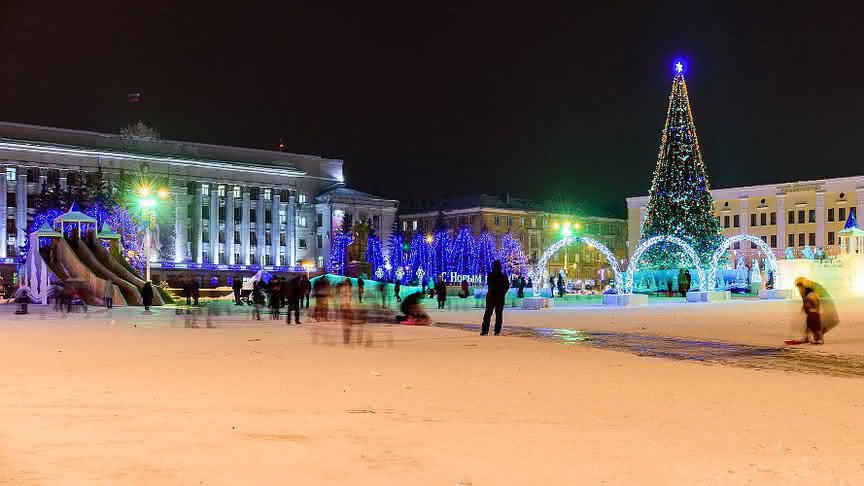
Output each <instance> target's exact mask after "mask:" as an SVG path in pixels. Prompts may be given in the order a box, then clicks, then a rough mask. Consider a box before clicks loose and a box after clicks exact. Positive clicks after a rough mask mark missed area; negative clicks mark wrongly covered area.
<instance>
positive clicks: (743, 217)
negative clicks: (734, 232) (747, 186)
mask: <svg viewBox="0 0 864 486" xmlns="http://www.w3.org/2000/svg"><path fill="white" fill-rule="evenodd" d="M738 219H740V221H739V223H740V225H741V234H742V235H746V234H748V231H749V230H750V204H749V202H748V201H747V198H746V197H739V198H738ZM748 248H749V247H748Z"/></svg>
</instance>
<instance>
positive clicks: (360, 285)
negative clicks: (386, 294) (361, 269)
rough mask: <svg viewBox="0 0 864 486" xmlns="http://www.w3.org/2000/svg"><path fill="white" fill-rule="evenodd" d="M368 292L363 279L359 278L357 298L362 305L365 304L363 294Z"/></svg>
mask: <svg viewBox="0 0 864 486" xmlns="http://www.w3.org/2000/svg"><path fill="white" fill-rule="evenodd" d="M365 291H366V282H365V281H364V280H363V277H358V278H357V298H358V299H359V300H360V303H361V304H362V303H363V292H365Z"/></svg>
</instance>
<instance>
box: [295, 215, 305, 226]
mask: <svg viewBox="0 0 864 486" xmlns="http://www.w3.org/2000/svg"><path fill="white" fill-rule="evenodd" d="M297 226H299V227H300V228H305V227H306V216H297Z"/></svg>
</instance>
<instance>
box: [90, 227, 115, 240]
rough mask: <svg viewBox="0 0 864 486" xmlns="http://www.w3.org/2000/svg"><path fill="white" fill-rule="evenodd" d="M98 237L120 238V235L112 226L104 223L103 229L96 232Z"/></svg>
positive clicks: (104, 238) (105, 238)
mask: <svg viewBox="0 0 864 486" xmlns="http://www.w3.org/2000/svg"><path fill="white" fill-rule="evenodd" d="M96 238H102V239H103V240H119V239H120V235H118V234H117V232H116V231H114V230H113V229H111V227H110V226H108V225H105V224H103V225H102V229H101V230H100V231H99V233H97V234H96Z"/></svg>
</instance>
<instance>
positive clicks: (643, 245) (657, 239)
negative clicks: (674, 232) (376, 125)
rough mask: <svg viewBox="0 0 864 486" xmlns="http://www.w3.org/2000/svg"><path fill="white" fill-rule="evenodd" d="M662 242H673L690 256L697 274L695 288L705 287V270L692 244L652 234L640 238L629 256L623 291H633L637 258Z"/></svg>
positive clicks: (669, 236)
mask: <svg viewBox="0 0 864 486" xmlns="http://www.w3.org/2000/svg"><path fill="white" fill-rule="evenodd" d="M662 242H668V243H674V244H675V245H677V246H678V247H680V248H681V249H682V250H684V253H686V254H687V256H689V257H690V260H692V261H693V266H695V267H696V273H697V275H698V276H699V286H698V287H697V288H698V289H699V290H702V289H703V288H707V286H706V284H705V271H704V270H702V265H700V264H699V255H697V254H696V250H694V249H693V247H692V246H690V245H689V244H687V242H686V241H684V240H682V239H681V238H678V237H677V236H671V235H661V236H654V237H651V238H648V239H647V240H642V241H641V242H639V245H638V246H637V247H636V250H635V251H634V252H633V256H632V257H630V266H629V267H627V282H626V283H625V285H624V293H626V294H632V293H633V278H634V276H635V275H636V271H637V270H638V269H639V259H640V258H642V255H643V254H644V253H645V252H646V251H648V249H649V248H651V247H652V246H654V245H656V244H657V243H662Z"/></svg>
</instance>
